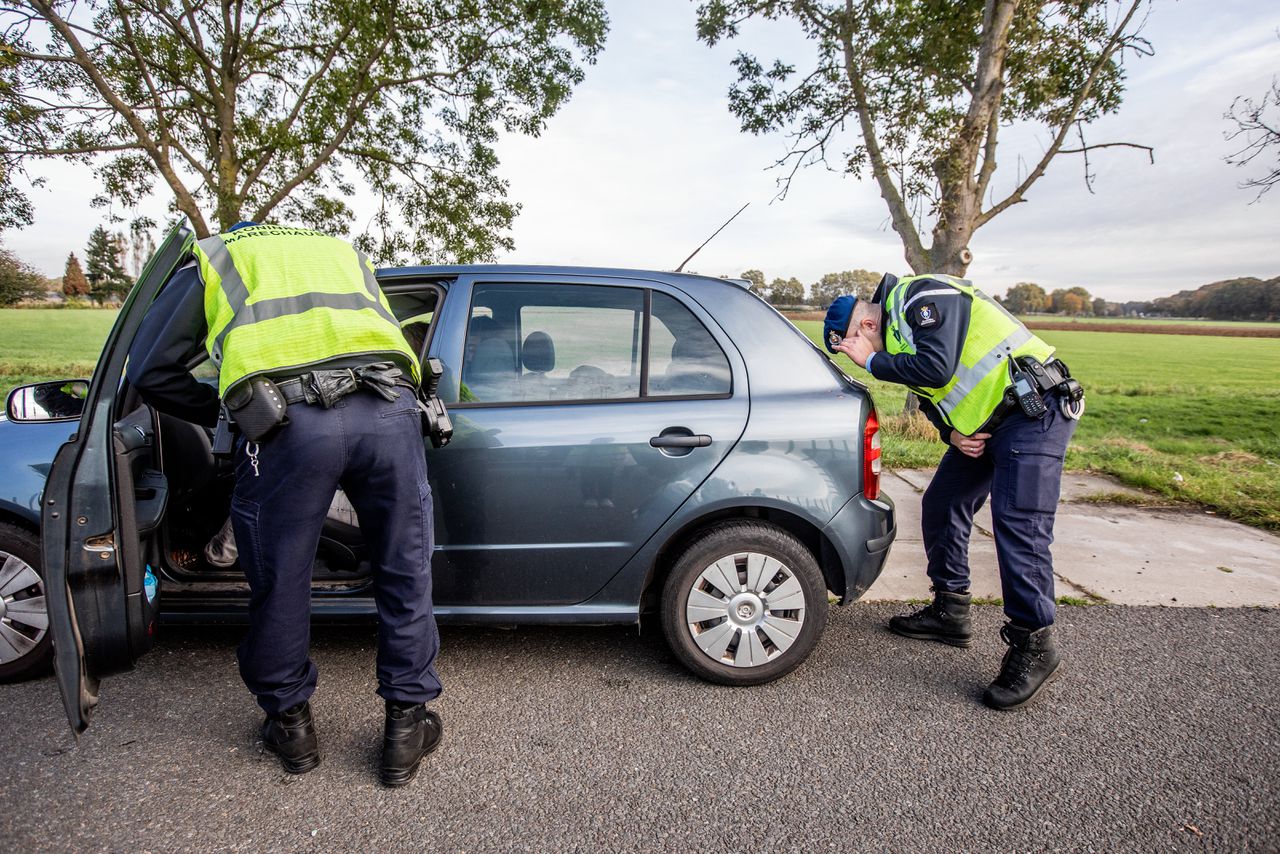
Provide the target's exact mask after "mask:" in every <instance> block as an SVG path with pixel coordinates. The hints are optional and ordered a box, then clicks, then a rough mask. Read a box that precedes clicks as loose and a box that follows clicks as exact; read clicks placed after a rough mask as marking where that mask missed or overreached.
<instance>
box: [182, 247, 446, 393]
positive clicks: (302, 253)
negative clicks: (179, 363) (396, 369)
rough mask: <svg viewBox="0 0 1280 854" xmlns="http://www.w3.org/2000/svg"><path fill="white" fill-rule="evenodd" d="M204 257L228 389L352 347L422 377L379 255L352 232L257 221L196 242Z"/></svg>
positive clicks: (213, 349) (210, 317)
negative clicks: (354, 241)
mask: <svg viewBox="0 0 1280 854" xmlns="http://www.w3.org/2000/svg"><path fill="white" fill-rule="evenodd" d="M195 256H196V262H197V263H198V264H199V265H200V275H201V278H202V279H203V280H204V313H205V319H206V320H207V322H208V326H209V335H208V338H207V340H206V342H205V346H206V347H207V349H208V350H209V355H210V356H211V357H212V358H213V361H214V364H216V365H217V366H218V369H219V377H218V394H219V395H222V396H225V395H226V393H227V389H229V388H231V387H232V386H234V385H235V384H236V383H238V382H240V381H241V380H244V379H248V378H249V377H253V376H256V375H259V374H271V373H280V372H281V371H286V370H292V369H294V368H297V369H299V372H301V371H302V369H305V368H307V367H310V366H313V365H317V364H320V363H322V362H326V361H329V360H330V359H335V358H339V357H345V356H366V355H367V356H369V357H370V361H378V360H380V359H390V360H392V361H395V362H396V363H397V364H399V365H400V366H401V367H402V368H404V369H406V370H407V371H408V373H409V374H410V375H411V376H412V378H413V381H414V382H415V383H417V382H419V381H420V380H421V369H420V367H419V365H418V357H417V356H416V355H415V354H414V353H413V351H412V350H410V349H409V345H408V343H407V342H406V341H405V338H404V335H403V334H401V332H400V324H399V323H398V322H397V321H396V318H395V315H394V314H392V313H391V306H390V305H389V304H388V303H387V298H386V296H385V295H383V293H382V289H381V288H380V287H378V281H377V279H376V277H375V276H374V269H373V264H371V263H370V261H369V259H368V258H367V257H366V256H365V254H364V253H363V252H360V251H359V250H357V249H356V248H355V247H353V246H352V245H351V244H349V243H347V242H346V241H344V240H339V239H338V238H336V237H329V236H328V235H325V234H321V233H320V232H318V231H311V230H310V229H305V228H290V227H287V226H278V225H255V226H248V227H246V228H239V229H236V230H235V231H233V232H228V233H226V234H218V235H214V236H213V237H207V238H205V239H204V240H199V241H197V242H196V246H195Z"/></svg>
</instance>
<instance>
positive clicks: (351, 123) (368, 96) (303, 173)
mask: <svg viewBox="0 0 1280 854" xmlns="http://www.w3.org/2000/svg"><path fill="white" fill-rule="evenodd" d="M391 41H392V37H391V36H390V35H389V36H388V37H387V38H385V39H383V40H382V43H381V44H380V45H378V46H377V48H375V49H374V50H372V51H370V52H369V56H368V59H367V61H366V62H365V64H364V67H362V68H361V69H360V71H359V73H358V74H357V81H358V82H357V85H356V87H355V91H357V92H358V91H360V89H361V88H362V87H363V86H365V85H367V84H368V77H369V70H370V69H372V68H373V66H374V65H375V64H376V63H377V61H378V58H379V57H381V56H382V52H383V51H384V50H386V49H387V47H388V46H389V45H390V44H391ZM379 91H380V89H379V87H377V86H371V87H370V88H369V89H368V90H367V91H366V92H365V94H364V97H363V98H360V99H358V100H357V99H353V100H352V102H351V104H350V107H349V109H348V110H347V116H346V121H345V122H344V124H343V126H342V127H341V128H340V129H339V130H338V131H337V132H335V133H334V135H333V138H332V139H331V140H330V141H329V144H328V145H326V146H325V147H324V148H323V149H322V150H321V151H320V153H319V154H317V155H316V156H315V157H314V158H313V159H312V161H311V162H310V163H308V164H307V165H306V166H304V167H303V168H302V169H300V170H298V174H296V175H294V176H293V177H292V178H291V179H289V180H288V181H286V182H284V183H283V184H282V185H280V187H278V188H277V189H276V191H275V193H273V194H272V196H271V197H270V198H269V199H267V201H265V202H263V203H262V204H261V205H260V206H259V207H258V210H257V211H256V212H255V214H254V216H253V218H254V219H255V220H257V221H259V222H261V221H262V220H265V219H266V218H267V215H268V214H270V213H271V211H272V209H273V208H275V206H276V205H278V204H280V202H282V201H284V200H285V199H286V198H288V196H289V194H290V193H292V192H293V191H294V189H296V188H297V187H298V186H300V185H301V184H302V183H303V182H305V181H307V180H308V179H310V178H311V176H312V175H314V174H315V173H316V172H317V171H319V169H320V167H322V166H324V164H325V163H327V162H329V159H330V158H331V157H333V154H334V152H335V151H337V150H338V148H339V147H340V146H341V145H342V144H343V143H344V142H346V140H347V137H348V136H350V135H351V130H352V128H354V127H355V125H356V122H357V121H358V120H359V118H360V117H361V115H362V114H363V112H364V110H365V107H367V106H368V105H369V102H370V101H372V100H373V96H374V95H376V94H378V92H379Z"/></svg>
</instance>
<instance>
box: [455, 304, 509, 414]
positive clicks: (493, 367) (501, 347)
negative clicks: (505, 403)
mask: <svg viewBox="0 0 1280 854" xmlns="http://www.w3.org/2000/svg"><path fill="white" fill-rule="evenodd" d="M473 345H474V350H473V349H472V346H473ZM467 349H468V351H470V357H469V358H467V359H464V361H463V365H462V382H463V383H464V384H465V385H466V386H467V388H468V389H469V390H470V391H471V393H472V395H474V396H475V399H476V400H480V401H500V400H511V399H512V392H513V391H514V390H515V384H516V381H517V379H518V378H519V367H518V366H517V364H516V354H515V349H514V348H513V347H512V346H511V342H510V341H508V340H507V339H506V338H505V336H504V335H503V334H502V327H501V326H499V325H498V322H497V321H496V320H494V319H493V318H491V317H476V318H473V319H472V320H471V328H470V329H469V330H468V333H467Z"/></svg>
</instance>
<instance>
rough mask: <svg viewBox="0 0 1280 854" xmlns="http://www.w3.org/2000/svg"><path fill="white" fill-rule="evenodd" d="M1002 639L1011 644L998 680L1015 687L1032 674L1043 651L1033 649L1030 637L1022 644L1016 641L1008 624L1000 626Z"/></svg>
mask: <svg viewBox="0 0 1280 854" xmlns="http://www.w3.org/2000/svg"><path fill="white" fill-rule="evenodd" d="M1000 639H1001V640H1003V641H1004V642H1005V643H1006V644H1008V645H1009V651H1008V652H1006V653H1005V654H1004V662H1003V666H1002V667H1001V668H1000V675H999V677H998V678H997V681H998V682H1000V683H1001V684H1003V685H1005V686H1006V687H1013V686H1014V685H1017V683H1019V682H1021V681H1023V680H1024V679H1026V678H1027V677H1028V676H1030V675H1031V670H1032V668H1034V667H1035V666H1036V664H1037V663H1038V662H1039V661H1040V657H1041V656H1042V655H1043V653H1042V652H1040V651H1038V650H1037V651H1032V649H1031V645H1030V642H1029V639H1028V640H1027V641H1024V642H1023V643H1022V644H1021V645H1019V644H1018V643H1016V642H1015V641H1014V637H1013V633H1012V632H1011V631H1009V627H1008V626H1007V625H1006V626H1002V627H1001V628H1000Z"/></svg>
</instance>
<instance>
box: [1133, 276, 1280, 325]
mask: <svg viewBox="0 0 1280 854" xmlns="http://www.w3.org/2000/svg"><path fill="white" fill-rule="evenodd" d="M1149 305H1150V308H1149V309H1148V313H1149V314H1151V315H1154V316H1158V317H1207V318H1210V319H1212V320H1280V276H1277V277H1276V278H1274V279H1266V280H1263V279H1255V278H1253V277H1252V276H1250V277H1248V278H1243V279H1227V280H1226V281H1224V282H1214V283H1213V284H1211V285H1203V286H1201V287H1198V288H1196V289H1195V290H1194V291H1179V292H1178V293H1176V294H1174V295H1173V296H1171V297H1160V298H1159V299H1155V300H1152V301H1151V302H1150V303H1149Z"/></svg>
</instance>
